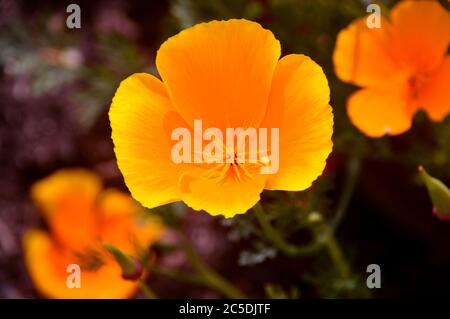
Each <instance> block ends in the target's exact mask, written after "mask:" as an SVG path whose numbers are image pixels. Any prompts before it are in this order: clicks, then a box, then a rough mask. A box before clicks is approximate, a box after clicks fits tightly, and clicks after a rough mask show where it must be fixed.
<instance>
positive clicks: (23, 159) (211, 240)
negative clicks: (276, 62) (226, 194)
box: [0, 0, 450, 298]
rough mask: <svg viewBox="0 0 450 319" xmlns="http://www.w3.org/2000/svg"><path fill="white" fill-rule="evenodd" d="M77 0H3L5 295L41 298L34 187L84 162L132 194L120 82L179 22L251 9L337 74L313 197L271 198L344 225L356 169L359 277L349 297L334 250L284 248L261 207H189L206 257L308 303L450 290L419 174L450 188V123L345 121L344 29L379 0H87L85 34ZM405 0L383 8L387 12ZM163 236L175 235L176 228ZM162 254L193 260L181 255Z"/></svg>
mask: <svg viewBox="0 0 450 319" xmlns="http://www.w3.org/2000/svg"><path fill="white" fill-rule="evenodd" d="M71 2H73V1H70V2H68V1H66V2H65V1H58V2H56V1H44V0H40V1H16V0H0V298H35V297H39V295H38V293H37V292H36V290H35V289H34V288H33V284H32V282H31V280H30V278H29V276H28V274H27V272H26V268H25V266H24V262H23V254H22V250H21V238H22V235H23V234H24V232H25V231H26V230H27V229H30V228H33V227H40V226H43V221H42V220H41V218H40V215H39V213H38V211H37V208H36V207H35V206H34V204H33V203H32V202H31V200H30V196H29V189H30V186H31V185H32V183H33V182H35V181H37V180H39V179H41V178H43V177H45V176H47V175H49V174H51V173H52V172H54V171H56V170H57V169H60V168H66V167H84V168H88V169H91V170H93V171H95V172H97V173H98V174H100V176H101V177H102V178H103V180H104V183H105V184H106V185H107V186H112V187H116V188H119V189H122V190H125V191H126V187H125V184H124V182H123V178H122V175H121V173H120V171H119V170H118V168H117V166H116V161H115V157H114V152H113V144H112V141H111V138H110V133H111V130H110V127H109V120H108V116H107V112H108V109H109V105H110V102H111V99H112V96H113V95H114V92H115V90H116V88H117V87H118V84H119V82H120V81H121V80H122V79H124V78H125V77H127V76H128V75H130V74H132V73H134V72H149V73H153V74H156V69H155V66H154V60H155V55H156V51H157V49H158V48H159V46H160V44H161V43H162V42H163V41H165V40H166V39H167V38H168V37H169V36H171V35H174V34H176V33H177V32H179V31H180V30H181V29H183V28H185V27H188V26H190V25H192V24H195V23H198V22H201V21H209V20H212V19H228V18H240V17H242V18H247V19H250V20H255V21H258V22H260V23H261V24H262V25H263V26H264V27H266V28H268V29H270V30H272V31H273V33H274V34H275V36H276V37H277V38H278V39H279V40H280V42H281V45H282V50H283V55H285V54H289V53H303V54H306V55H308V56H310V57H312V58H313V59H314V60H315V61H316V62H317V63H318V64H320V65H321V66H322V67H323V68H324V71H325V73H326V75H327V78H328V79H329V83H330V88H331V105H332V106H333V109H334V113H335V133H334V137H333V141H334V150H333V153H332V155H331V156H330V158H329V160H328V164H327V168H326V170H325V172H324V174H323V176H322V177H321V178H320V179H319V180H318V181H317V182H316V183H315V184H314V186H313V188H312V189H310V190H308V191H306V192H302V193H296V194H291V195H287V194H285V193H277V192H275V193H265V194H264V200H265V201H268V202H270V201H272V200H273V199H274V198H275V199H277V200H278V201H280V200H281V201H294V202H297V203H304V206H305V207H308V208H314V209H320V211H321V212H323V214H324V215H326V216H327V217H328V218H330V220H333V218H335V214H336V208H337V207H338V206H339V203H340V202H342V201H344V202H345V201H346V198H342V194H343V193H344V189H345V187H346V185H347V184H348V180H349V179H352V178H353V176H354V177H355V180H354V182H355V188H354V191H353V193H352V196H351V199H349V205H348V207H347V209H345V215H344V216H343V218H342V219H339V220H338V221H336V224H338V225H337V226H336V228H337V230H336V235H337V238H338V240H339V242H340V243H341V245H342V250H343V252H344V254H345V256H346V258H347V259H348V262H349V264H350V266H351V268H352V272H353V273H354V274H355V278H357V279H355V281H354V282H353V286H351V287H350V288H349V287H347V289H346V291H345V293H343V292H342V289H341V288H342V287H340V286H339V283H338V282H336V280H335V277H336V276H335V273H334V271H333V269H332V267H331V266H330V263H329V261H328V260H327V257H326V255H322V254H319V255H318V256H314V258H312V257H311V258H302V259H289V258H287V257H283V256H282V255H281V254H280V253H279V252H278V251H277V250H276V248H274V247H272V246H271V244H270V243H268V242H266V241H264V240H263V239H261V238H259V237H258V236H257V225H256V223H255V221H254V220H253V217H252V216H251V215H250V214H247V215H244V216H238V217H236V218H234V219H233V220H224V219H223V218H220V217H219V218H214V217H211V216H209V215H208V214H206V213H204V212H193V211H190V210H189V209H188V208H186V207H185V206H183V205H178V206H177V207H176V208H177V211H178V212H180V215H179V216H180V217H179V218H180V223H181V227H182V229H183V230H184V232H185V233H186V234H187V235H188V237H189V238H190V239H191V241H192V242H193V244H194V246H195V247H196V248H197V250H198V251H199V253H200V254H201V255H202V256H203V257H204V258H205V260H206V261H207V262H208V263H209V264H210V265H211V266H212V267H214V268H215V269H216V270H217V271H218V272H220V273H221V274H223V275H224V276H225V277H226V278H228V279H229V280H230V281H232V282H234V283H236V284H237V285H238V286H239V287H240V288H241V289H242V290H243V291H245V292H246V293H247V294H248V295H249V296H252V297H266V296H267V295H266V293H267V290H268V289H270V287H272V288H274V287H275V288H274V289H275V290H277V289H278V290H281V291H282V292H284V293H286V294H287V295H289V296H300V297H304V298H317V297H325V298H327V297H364V298H365V297H372V298H389V297H427V298H429V297H449V296H450V249H449V248H450V222H445V221H440V220H438V219H437V218H436V217H435V216H434V215H433V214H432V211H431V203H430V200H429V197H428V195H427V193H426V189H425V188H424V186H423V184H422V183H421V182H420V181H419V179H418V178H417V174H416V172H417V166H418V165H420V164H422V165H424V166H425V167H426V168H427V170H428V171H429V172H430V173H432V174H433V175H434V176H436V177H438V178H440V179H441V180H442V181H444V182H445V183H446V184H447V185H449V184H450V118H449V117H447V119H446V120H444V121H443V122H441V123H432V122H430V121H429V120H428V119H427V117H426V116H425V114H424V113H422V112H419V113H418V114H417V115H416V117H415V119H414V125H413V127H412V129H411V130H409V131H408V132H407V133H405V134H403V135H400V136H397V137H384V138H379V139H370V138H368V137H365V136H364V135H363V134H362V133H361V132H359V131H358V130H357V129H355V128H354V127H353V126H352V125H351V123H350V122H349V120H348V117H347V116H346V111H345V100H346V97H347V96H348V95H349V94H350V93H351V92H352V91H353V90H354V89H355V88H354V87H352V86H350V85H347V84H344V83H342V82H341V81H340V80H338V79H337V78H336V76H335V74H334V72H333V65H332V61H331V57H332V52H333V48H334V44H335V39H336V35H337V33H338V32H339V30H341V29H342V28H344V27H345V26H346V25H348V24H349V22H350V21H352V20H353V19H355V18H357V17H361V16H363V15H365V14H366V11H365V10H366V6H367V4H368V3H370V1H361V0H345V1H339V0H254V1H244V0H230V1H219V0H209V1H194V0H172V1H169V0H165V1H162V0H161V1H160V0H158V1H156V0H155V1H125V0H123V1H122V0H113V1H109V0H108V1H106V0H103V1H81V0H79V1H76V3H77V4H79V5H80V7H81V14H82V15H81V29H72V30H70V29H68V28H66V25H65V20H66V17H67V13H66V7H67V5H68V4H69V3H71ZM395 2H396V1H380V2H379V4H380V5H382V8H383V10H385V9H386V10H388V8H390V7H392V5H394V4H395ZM374 63H376V61H375V62H374ZM344 204H345V203H344ZM344 206H345V205H344ZM305 210H306V209H305ZM278 211H279V213H278V215H277V216H273V220H274V222H275V223H276V225H277V227H278V228H279V229H281V230H282V231H283V232H284V233H285V234H287V235H288V237H289V239H290V240H293V241H295V240H298V241H301V240H302V234H301V232H300V233H299V232H297V231H296V230H293V229H290V228H289V221H290V219H289V218H290V217H289V216H291V215H292V214H290V213H289V212H285V211H283V210H282V209H280V210H278ZM283 214H284V215H283ZM291 234H292V235H291ZM166 237H167V238H166V239H167V240H168V241H171V240H172V241H176V238H175V239H174V238H173V237H175V236H174V235H173V234H171V233H170V232H169V233H168V234H167V235H166ZM161 263H162V264H164V265H168V266H171V267H175V268H179V269H183V268H186V267H189V266H188V265H187V264H186V260H185V258H184V256H183V254H181V253H173V254H169V255H167V256H163V257H161ZM372 263H376V264H379V265H380V266H381V270H382V288H381V289H375V290H371V291H370V290H368V289H367V288H366V287H365V276H366V267H367V265H369V264H372ZM150 281H151V286H152V287H153V288H154V290H155V291H157V292H158V294H159V295H160V296H161V297H165V298H170V297H171V298H173V297H198V298H205V297H219V295H217V294H216V293H215V292H212V291H210V290H208V289H204V288H198V287H195V286H189V285H185V284H180V283H178V282H174V281H172V280H170V279H167V278H164V277H161V276H158V275H154V276H151V277H150ZM294 286H295V287H294ZM272 290H273V289H272ZM138 297H140V295H138Z"/></svg>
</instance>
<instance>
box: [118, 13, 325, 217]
mask: <svg viewBox="0 0 450 319" xmlns="http://www.w3.org/2000/svg"><path fill="white" fill-rule="evenodd" d="M280 51H281V49H280V44H279V42H278V41H277V40H276V39H275V37H274V35H273V34H272V33H271V32H270V31H269V30H266V29H263V28H262V27H261V26H260V25H259V24H258V23H255V22H251V21H247V20H234V19H233V20H228V21H212V22H209V23H201V24H198V25H195V26H193V27H191V28H188V29H186V30H184V31H182V32H180V33H179V34H178V35H175V36H174V37H172V38H170V39H168V40H167V41H166V42H165V43H163V44H162V46H161V48H160V49H159V51H158V54H157V57H156V66H157V69H158V71H159V74H160V75H161V78H162V81H161V80H159V79H158V78H156V77H154V76H152V75H150V74H144V73H141V74H134V75H132V76H130V77H129V78H127V79H126V80H124V81H123V82H122V83H121V85H120V87H119V88H118V90H117V92H116V95H115V97H114V99H113V103H112V105H111V109H110V112H109V116H110V121H111V127H112V139H113V141H114V145H115V153H116V156H117V161H118V165H119V167H120V169H121V171H122V173H123V175H124V177H125V182H126V184H127V186H128V188H129V189H130V191H131V193H132V195H133V197H134V198H135V199H137V200H138V201H140V202H141V203H142V204H143V205H144V206H147V207H155V206H159V205H163V204H166V203H170V202H174V201H180V200H181V201H183V202H185V203H186V204H187V205H188V206H190V207H192V208H193V209H196V210H201V209H203V210H205V211H207V212H209V213H210V214H212V215H217V214H222V215H224V216H226V217H232V216H234V215H235V214H239V213H244V212H246V211H247V210H248V209H250V208H251V207H252V206H253V205H254V204H255V203H257V202H258V200H259V199H260V193H261V192H262V191H263V189H270V190H290V191H299V190H304V189H306V188H308V187H309V186H310V185H311V183H312V182H313V181H314V180H315V179H316V178H317V177H318V176H319V175H320V174H321V173H322V171H323V169H324V167H325V161H326V159H327V157H328V155H329V153H330V152H331V149H332V142H331V135H332V131H333V114H332V110H331V107H330V106H329V104H328V103H329V96H330V92H329V87H328V82H327V79H326V77H325V75H324V73H323V71H322V69H321V67H320V66H318V65H317V64H316V63H315V62H313V61H312V60H311V59H310V58H308V57H306V56H304V55H299V54H291V55H287V56H285V57H283V58H282V59H280V60H279V58H280V53H281V52H280ZM195 120H202V122H203V125H204V127H205V128H210V127H215V128H218V129H221V130H223V131H225V130H226V128H244V129H246V128H249V127H252V128H268V129H270V128H279V169H278V171H277V172H276V173H274V174H261V173H260V168H261V166H264V165H266V164H267V162H266V161H264V159H260V160H259V161H258V162H257V163H244V164H242V163H238V162H233V163H231V164H218V163H209V164H207V163H200V164H198V163H197V164H195V163H179V164H176V163H174V161H173V160H172V158H171V149H172V147H173V144H174V142H173V141H172V140H171V133H172V132H173V131H174V129H176V128H180V127H183V128H188V129H189V130H190V131H192V128H193V123H194V121H195ZM250 151H251V150H250ZM231 152H232V153H233V152H234V153H235V152H236V150H231ZM268 152H269V153H271V152H273V149H269V150H268ZM235 154H236V153H235Z"/></svg>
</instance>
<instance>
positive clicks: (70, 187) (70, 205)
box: [23, 169, 163, 298]
mask: <svg viewBox="0 0 450 319" xmlns="http://www.w3.org/2000/svg"><path fill="white" fill-rule="evenodd" d="M31 196H32V199H33V200H34V201H35V203H36V204H37V205H38V206H39V208H40V209H41V212H42V215H43V217H44V219H45V221H46V223H47V224H48V231H45V230H38V229H33V230H29V231H28V232H27V233H26V234H25V236H24V239H23V245H24V255H25V263H26V266H27V268H28V271H29V274H30V276H31V279H32V280H33V282H34V284H35V286H36V288H37V290H38V291H39V292H40V293H41V294H42V295H43V296H46V297H50V298H126V297H130V296H131V295H132V294H133V293H135V291H136V290H137V288H138V286H137V283H136V282H133V281H129V280H125V279H123V278H122V270H121V268H120V266H119V265H118V264H117V263H116V261H115V260H114V258H113V256H112V255H111V254H110V253H109V252H108V251H107V250H106V248H105V247H104V244H105V243H108V244H112V245H114V246H116V247H118V248H120V250H121V251H123V252H125V253H127V254H129V255H131V256H135V257H136V258H139V255H140V254H141V253H142V252H143V251H145V249H147V248H148V246H149V245H150V244H151V243H153V242H155V241H156V240H157V239H158V238H159V237H160V235H161V233H162V231H163V226H162V224H161V223H160V221H159V220H157V219H154V218H150V217H146V216H144V214H143V213H142V212H140V211H139V210H140V209H141V208H140V206H139V205H138V204H137V203H136V202H134V200H133V199H132V198H131V197H130V196H129V195H127V194H125V193H122V192H119V191H117V190H113V189H106V190H102V186H101V181H100V179H99V177H97V176H96V175H94V174H92V173H90V172H89V171H85V170H82V169H68V170H61V171H59V172H56V173H54V174H53V175H51V176H49V177H47V178H45V179H43V180H41V181H39V182H37V183H36V184H34V185H33V187H32V189H31ZM139 213H141V214H139ZM71 264H77V265H79V266H80V268H81V273H80V279H81V282H80V283H81V287H80V288H73V287H72V288H70V287H68V286H67V284H66V280H67V278H68V276H69V275H70V272H69V273H68V272H67V267H68V265H71Z"/></svg>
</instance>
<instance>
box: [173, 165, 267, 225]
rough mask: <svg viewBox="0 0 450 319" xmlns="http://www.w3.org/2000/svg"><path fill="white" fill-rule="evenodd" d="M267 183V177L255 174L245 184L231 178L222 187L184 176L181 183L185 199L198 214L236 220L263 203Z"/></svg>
mask: <svg viewBox="0 0 450 319" xmlns="http://www.w3.org/2000/svg"><path fill="white" fill-rule="evenodd" d="M266 180H267V175H260V174H255V175H253V177H252V178H251V179H248V180H245V181H236V180H235V179H233V178H231V177H228V178H226V179H224V180H223V181H221V182H219V183H218V182H216V181H215V180H214V179H210V178H202V177H199V176H198V175H197V174H196V175H193V176H189V175H184V176H183V177H182V179H181V181H180V183H181V184H183V186H182V189H183V190H184V192H183V193H182V199H183V201H184V202H185V203H186V204H187V205H188V206H190V207H191V208H193V209H195V210H205V211H207V212H208V213H209V214H211V215H223V216H225V217H227V218H228V217H233V216H234V215H236V214H243V213H245V212H246V211H247V210H249V209H250V208H252V207H253V206H254V205H255V204H256V203H257V202H258V201H259V199H260V194H261V192H262V190H263V188H264V184H265V182H266Z"/></svg>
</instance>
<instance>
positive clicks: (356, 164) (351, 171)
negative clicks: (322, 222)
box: [331, 156, 361, 229]
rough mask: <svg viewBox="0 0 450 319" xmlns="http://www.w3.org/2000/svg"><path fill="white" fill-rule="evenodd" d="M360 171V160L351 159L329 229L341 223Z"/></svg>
mask: <svg viewBox="0 0 450 319" xmlns="http://www.w3.org/2000/svg"><path fill="white" fill-rule="evenodd" d="M360 171H361V160H360V159H359V157H356V156H354V157H352V158H351V159H350V161H349V163H348V165H347V173H346V180H345V184H344V188H343V190H342V193H341V196H340V198H339V201H338V204H337V209H336V214H335V215H334V219H333V220H332V221H331V227H332V228H333V229H336V228H337V227H338V226H339V224H340V223H341V221H342V219H343V218H344V215H345V213H346V211H347V209H348V205H349V204H350V200H351V198H352V195H353V192H354V190H355V186H356V182H357V181H358V177H359V173H360Z"/></svg>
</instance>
